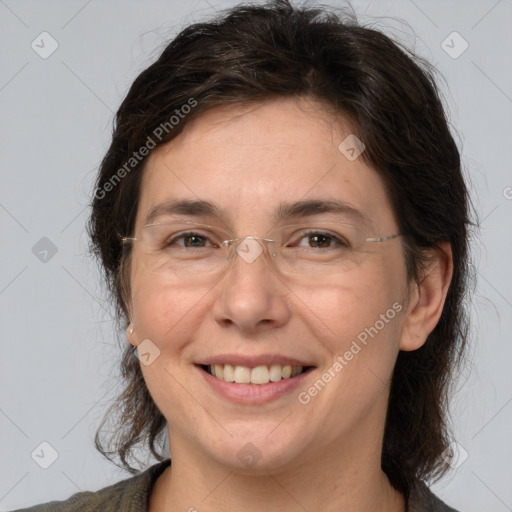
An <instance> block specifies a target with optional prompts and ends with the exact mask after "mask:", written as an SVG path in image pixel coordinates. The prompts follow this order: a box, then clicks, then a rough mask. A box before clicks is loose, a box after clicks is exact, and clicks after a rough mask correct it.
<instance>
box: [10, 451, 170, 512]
mask: <svg viewBox="0 0 512 512" xmlns="http://www.w3.org/2000/svg"><path fill="white" fill-rule="evenodd" d="M169 464H170V460H169V459H167V460H164V461H162V462H159V463H158V464H155V465H153V466H151V467H150V468H148V469H146V470H145V471H144V472H142V473H139V474H138V475H135V476H133V477H131V478H128V479H126V480H121V481H120V482H117V483H115V484H113V485H111V486H109V487H105V488H103V489H100V490H99V491H96V492H91V491H83V492H79V493H76V494H74V495H73V496H71V497H70V498H68V499H67V500H65V501H51V502H49V503H43V504H41V505H35V506H33V507H30V508H24V509H18V510H14V511H12V512H124V511H126V512H128V511H129V512H146V509H147V503H148V498H149V495H150V492H151V488H152V487H153V485H154V483H155V482H156V479H157V478H158V477H159V476H160V474H161V473H162V472H163V471H164V470H165V468H167V466H169Z"/></svg>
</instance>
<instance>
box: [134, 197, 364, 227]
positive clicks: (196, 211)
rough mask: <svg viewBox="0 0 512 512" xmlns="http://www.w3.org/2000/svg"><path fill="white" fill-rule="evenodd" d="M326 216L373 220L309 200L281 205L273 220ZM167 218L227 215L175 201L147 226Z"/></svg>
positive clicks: (336, 204)
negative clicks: (172, 216) (333, 214)
mask: <svg viewBox="0 0 512 512" xmlns="http://www.w3.org/2000/svg"><path fill="white" fill-rule="evenodd" d="M322 213H335V214H343V215H346V216H349V217H353V218H354V219H355V220H357V221H359V222H362V223H363V224H366V225H370V224H371V221H370V219H369V218H368V217H367V216H366V215H365V214H364V213H363V212H362V211H361V210H358V209H357V208H356V207H355V206H353V205H352V204H350V203H347V202H345V201H340V200H337V199H308V200H301V201H295V202H283V203H281V204H280V205H279V206H278V207H277V209H276V210H275V212H274V214H273V215H272V219H273V221H274V222H276V223H279V222H281V221H283V220H288V219H292V218H297V217H309V216H312V215H320V214H322ZM164 215H186V216H191V217H201V216H206V217H217V218H220V219H222V218H224V217H225V213H224V211H223V210H222V209H221V208H219V207H218V206H216V205H214V204H213V203H211V202H209V201H204V200H189V199H180V200H174V201H166V202H163V203H160V204H158V205H156V206H154V207H153V208H152V209H151V210H150V211H149V212H148V214H147V216H146V220H145V222H144V223H145V224H150V223H151V222H152V221H154V220H155V219H156V218H157V217H160V216H164Z"/></svg>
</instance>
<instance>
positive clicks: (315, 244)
mask: <svg viewBox="0 0 512 512" xmlns="http://www.w3.org/2000/svg"><path fill="white" fill-rule="evenodd" d="M295 245H297V246H300V247H308V248H313V249H328V248H330V247H350V245H349V244H348V242H346V241H345V240H344V239H342V238H339V237H337V236H335V235H333V234H331V233H326V232H323V231H310V232H308V233H304V234H302V235H301V236H300V238H299V241H298V242H297V243H296V244H295Z"/></svg>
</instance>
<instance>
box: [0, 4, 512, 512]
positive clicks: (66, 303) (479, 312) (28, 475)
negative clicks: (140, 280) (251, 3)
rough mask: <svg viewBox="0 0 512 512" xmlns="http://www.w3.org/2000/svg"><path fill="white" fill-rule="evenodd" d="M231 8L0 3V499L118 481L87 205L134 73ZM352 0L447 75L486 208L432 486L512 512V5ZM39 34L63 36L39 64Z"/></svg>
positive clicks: (11, 504) (104, 327)
mask: <svg viewBox="0 0 512 512" xmlns="http://www.w3.org/2000/svg"><path fill="white" fill-rule="evenodd" d="M235 3H237V2H231V1H222V2H221V1H217V0H210V1H209V2H207V1H206V0H195V1H191V2H186V3H182V2H178V1H169V0H167V1H163V0H151V1H149V2H135V1H124V2H122V1H121V0H112V1H99V0H89V1H85V0H80V1H78V0H76V1H75V0H72V1H71V0H69V1H66V2H64V1H48V0H47V1H41V0H33V1H27V0H17V1H15V0H0V42H1V44H0V51H1V61H2V65H1V68H0V141H1V144H2V150H1V152H0V162H1V163H0V169H1V174H0V176H1V178H0V179H1V182H0V222H1V258H2V260H1V261H2V262H1V265H0V307H1V314H2V317H1V318H2V323H1V328H2V331H1V337H0V340H1V359H0V364H1V368H0V393H1V394H0V432H1V437H0V460H1V468H0V510H11V509H14V508H17V507H21V506H28V505H31V504H35V503H39V502H43V501H49V500H52V499H65V498H67V497H69V496H70V495H71V494H72V493H75V492H78V491H79V490H96V489H99V488H101V487H104V486H106V485H107V484H110V483H113V482H115V481H117V480H120V479H123V478H127V477H128V476H129V475H128V474H127V473H124V472H122V471H121V470H118V469H117V468H116V467H115V466H114V465H112V464H111V463H109V462H107V461H105V460H104V459H102V457H101V456H100V455H99V454H97V452H96V451H95V449H94V446H93V435H94V432H95V429H96V426H97V425H98V422H99V420H100V418H101V417H102V416H103V414H104V412H105V410H106V407H107V405H108V404H109V400H110V399H111V398H112V397H113V396H114V395H115V393H116V389H117V388H116V375H117V358H118V354H119V349H118V347H117V343H116V342H115V338H114V333H113V331H112V321H111V316H110V312H109V310H108V306H106V305H105V303H104V302H103V301H104V292H103V291H102V287H101V283H100V281H99V278H98V272H97V268H96V266H95V263H94V262H93V261H91V260H90V259H89V258H88V256H87V239H86V236H85V232H84V223H85V220H86V218H87V214H88V210H87V208H86V205H87V203H88V201H89V197H90V193H91V190H92V183H93V180H94V177H95V173H96V170H97V167H98V164H99V162H100V160H101V158H102V156H103V154H104V152H105V150H106V149H107V147H108V144H109V140H110V133H111V120H112V116H113V112H115V110H116V109H117V107H118V106H119V104H120V101H121V100H122V98H123V97H124V95H125V94H126V92H127V89H128V87H129V85H130V84H131V82H132V81H133V79H134V78H135V77H136V75H137V74H138V73H139V72H140V71H141V70H142V69H143V68H144V67H146V66H147V65H148V64H149V63H150V62H152V61H153V60H154V59H155V57H156V56H157V55H158V53H159V51H161V49H162V47H163V45H164V43H165V41H166V40H167V39H168V38H170V37H171V36H173V35H174V34H175V33H176V32H177V31H178V30H179V29H181V28H182V27H183V26H184V25H185V24H187V23H190V22H192V21H199V20H203V19H205V18H207V17H208V16H209V15H210V14H212V13H214V12H215V10H218V9H221V8H223V7H228V6H231V5H234V4H235ZM331 4H332V5H338V6H341V5H343V3H342V2H334V1H332V2H331ZM353 6H354V8H355V10H356V11H357V12H358V13H359V14H360V16H361V21H363V22H371V23H372V24H374V25H376V26H377V27H381V28H382V29H384V30H385V31H386V32H387V33H388V34H392V35H394V37H396V38H398V39H400V40H402V41H404V42H406V43H407V44H408V45H409V46H410V47H412V48H414V49H415V50H416V51H417V52H418V53H419V54H421V55H423V56H425V57H427V58H428V59H429V60H431V62H433V64H434V65H435V66H437V67H438V69H439V70H440V71H441V73H442V74H443V75H444V77H445V79H446V81H445V82H444V83H441V88H442V91H443V94H444V96H445V100H446V104H447V105H448V107H449V110H450V113H451V114H450V115H451V120H452V124H453V126H454V127H456V129H457V133H458V134H457V140H458V141H459V146H460V148H461V150H462V153H463V158H464V165H465V167H466V170H467V173H468V176H469V179H470V186H471V191H472V196H473V200H474V203H475V207H476V209H477V211H478V213H479V216H480V220H481V231H480V233H479V235H478V236H476V237H475V239H474V242H473V250H474V257H475V262H476V265H477V269H478V283H477V287H476V292H475V294H474V296H473V300H472V304H471V316H472V321H473V333H474V335H473V339H472V343H471V350H470V361H469V363H468V365H467V367H466V369H465V371H464V373H463V375H462V376H461V378H460V379H459V383H458V386H457V387H458V388H459V391H458V392H457V394H456V395H455V397H454V401H453V422H454V423H455V425H456V441H457V442H458V443H459V444H460V446H461V447H463V449H464V450H465V451H467V453H468V455H469V457H468V458H467V460H466V461H465V462H464V463H463V464H461V465H460V466H459V467H458V468H457V469H456V470H454V471H452V472H451V473H450V474H449V476H447V477H446V478H444V479H443V480H442V481H441V482H439V483H437V484H435V485H434V486H433V489H434V491H435V492H436V493H437V494H438V495H439V496H441V497H442V498H443V499H445V500H446V501H447V502H448V503H450V504H451V505H452V506H454V507H456V508H458V509H460V510H461V511H464V512H471V511H474V512H476V511H481V510H493V511H494V512H504V511H507V510H512V486H511V485H510V482H511V476H512V471H511V469H512V468H511V466H512V462H511V461H512V436H510V432H511V428H510V427H511V423H512V421H511V420H512V403H511V402H512V372H511V371H510V370H511V364H510V363H511V360H512V358H511V356H512V347H511V343H510V332H511V330H512V320H511V319H512V288H511V282H512V276H511V274H512V271H511V266H510V254H511V252H512V251H511V249H512V241H511V233H512V230H511V227H512V226H511V225H512V188H511V187H512V173H511V172H510V162H511V161H512V158H511V157H512V154H511V153H512V150H511V146H512V145H511V142H512V141H511V131H512V129H511V124H512V123H511V119H512V67H511V66H510V60H511V59H510V57H511V48H512V31H511V30H510V27H511V26H512V2H511V1H510V0H500V1H496V0H489V1H482V0H481V1H462V0H459V1H451V2H449V1H441V0H439V1H424V2H420V0H414V1H412V0H402V1H394V2H390V1H380V2H369V1H363V0H361V1H357V2H354V3H353ZM387 17H391V18H394V19H388V18H387ZM396 18H400V19H401V20H403V23H402V22H400V21H397V20H396ZM44 31H46V32H48V33H49V34H51V37H52V38H53V39H54V40H56V41H57V43H58V48H57V50H56V51H55V52H54V53H53V54H52V55H50V56H49V57H48V58H46V59H43V58H42V57H41V56H40V53H42V52H44V51H46V52H47V51H49V50H50V49H51V44H53V43H52V41H51V40H50V39H49V38H48V36H39V34H41V33H42V32H44ZM454 31H456V32H458V33H459V34H460V36H462V38H463V39H464V40H465V41H467V43H468V44H469V47H468V48H467V50H466V51H464V52H463V53H462V54H461V55H460V56H458V58H453V56H454V54H455V53H458V52H460V51H461V50H462V49H463V45H464V42H463V40H462V39H460V38H459V37H458V36H455V38H454V36H451V38H448V40H447V42H446V43H444V47H443V46H442V42H443V41H444V40H446V38H447V36H449V35H450V34H451V33H452V32H454ZM42 38H44V42H43V43H41V39H42ZM32 41H35V43H34V45H36V44H38V45H39V46H38V47H37V46H36V48H37V51H38V52H39V53H37V52H36V51H35V50H34V49H33V48H32V47H31V43H32ZM452 41H453V42H452ZM446 45H449V46H451V47H452V48H448V47H447V46H446ZM43 46H44V48H43ZM445 50H447V51H448V52H451V53H452V55H451V56H450V55H449V54H448V53H447V51H445ZM43 237H47V238H48V239H49V240H50V241H51V243H49V242H48V240H43V241H40V240H41V239H42V238H43ZM34 246H35V249H34ZM55 248H56V249H57V252H56V253H55V254H53V252H52V249H53V251H55ZM45 250H46V251H48V252H47V253H45V252H44V251H45ZM42 442H47V443H49V444H50V445H51V446H52V447H53V449H54V450H55V451H56V453H57V454H58V458H57V459H56V460H55V461H54V462H53V463H52V464H51V465H50V466H49V467H48V468H47V469H43V468H42V467H40V464H43V465H44V464H48V463H49V462H52V460H51V455H52V451H51V449H49V448H48V447H45V445H43V446H42V447H41V446H40V443H42ZM34 450H36V451H35V455H34V458H32V457H31V454H32V453H33V452H34ZM37 454H39V458H38V457H37ZM36 461H37V462H38V463H39V464H38V463H36ZM148 462H149V463H152V462H153V461H151V460H149V461H148Z"/></svg>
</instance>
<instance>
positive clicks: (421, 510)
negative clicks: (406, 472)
mask: <svg viewBox="0 0 512 512" xmlns="http://www.w3.org/2000/svg"><path fill="white" fill-rule="evenodd" d="M407 512H458V511H457V510H455V509H454V508H451V507H449V506H448V505H447V504H446V503H444V501H441V500H440V499H439V498H438V497H437V496H436V495H435V494H434V493H433V492H432V491H431V490H430V489H429V488H428V487H427V486H426V485H425V483H424V482H421V481H418V482H416V484H415V485H414V486H413V488H412V489H411V492H410V495H409V500H408V502H407Z"/></svg>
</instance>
